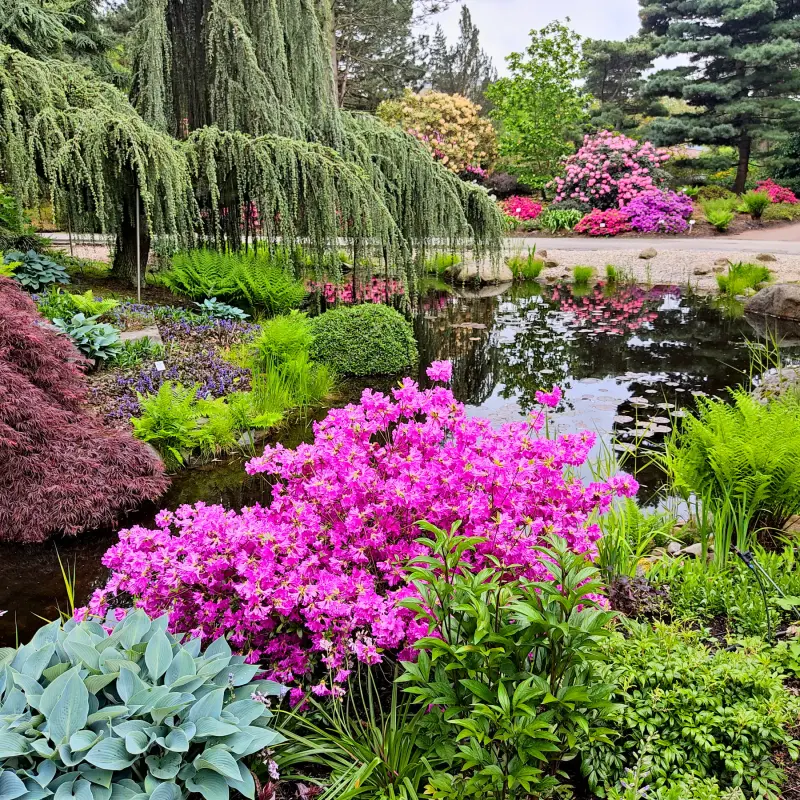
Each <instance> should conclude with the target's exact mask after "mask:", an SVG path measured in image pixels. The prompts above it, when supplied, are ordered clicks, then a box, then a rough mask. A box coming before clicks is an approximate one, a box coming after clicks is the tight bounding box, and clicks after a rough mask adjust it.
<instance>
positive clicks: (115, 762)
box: [86, 739, 136, 771]
mask: <svg viewBox="0 0 800 800" xmlns="http://www.w3.org/2000/svg"><path fill="white" fill-rule="evenodd" d="M86 760H87V761H88V762H89V763H90V764H94V765H95V766H96V767H100V769H110V770H114V771H117V770H122V769H127V768H128V767H129V766H130V765H131V764H133V762H134V761H136V757H135V756H131V755H130V754H129V753H128V751H127V750H126V749H125V743H124V742H123V741H122V739H103V741H102V742H98V743H97V744H96V745H95V746H94V747H93V748H92V749H91V750H90V751H89V752H88V753H87V754H86Z"/></svg>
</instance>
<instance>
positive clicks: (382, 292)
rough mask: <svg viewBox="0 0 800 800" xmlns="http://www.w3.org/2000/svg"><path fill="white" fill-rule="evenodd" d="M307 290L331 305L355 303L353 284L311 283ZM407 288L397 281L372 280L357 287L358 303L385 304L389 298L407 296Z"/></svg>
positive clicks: (360, 283) (359, 283) (308, 283)
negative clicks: (318, 295) (317, 294)
mask: <svg viewBox="0 0 800 800" xmlns="http://www.w3.org/2000/svg"><path fill="white" fill-rule="evenodd" d="M306 288H307V289H308V291H309V292H310V293H312V294H315V293H319V294H321V295H322V297H323V299H324V300H325V302H326V303H328V304H329V305H334V304H336V303H342V304H344V305H347V304H351V303H353V286H352V284H351V283H330V282H328V283H322V282H319V281H309V282H307V283H306ZM405 291H406V289H405V286H404V285H403V282H402V281H399V280H397V279H390V280H388V281H387V280H386V279H385V278H372V279H371V280H369V281H362V282H358V283H357V286H356V302H358V303H384V302H385V301H386V298H387V297H390V298H391V297H397V296H401V295H404V294H405Z"/></svg>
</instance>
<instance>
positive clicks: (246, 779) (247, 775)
mask: <svg viewBox="0 0 800 800" xmlns="http://www.w3.org/2000/svg"><path fill="white" fill-rule="evenodd" d="M238 766H239V780H238V781H235V780H229V781H228V785H229V786H230V787H231V789H236V791H237V792H239V794H242V795H244V796H245V797H246V798H248V800H253V798H254V797H255V794H256V784H255V781H254V780H253V774H252V773H251V772H250V770H249V769H247V767H246V766H245V765H244V764H242V763H241V762H239V764H238ZM408 796H409V797H413V796H414V795H413V794H409V795H408Z"/></svg>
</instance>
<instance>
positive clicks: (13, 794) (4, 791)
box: [0, 769, 27, 800]
mask: <svg viewBox="0 0 800 800" xmlns="http://www.w3.org/2000/svg"><path fill="white" fill-rule="evenodd" d="M26 793H27V789H26V788H25V784H24V783H23V782H22V781H21V780H20V779H19V778H18V777H17V776H16V775H15V774H14V773H13V772H12V771H11V770H10V769H7V770H4V771H3V772H0V797H2V798H3V800H16V798H17V797H22V796H23V795H24V794H26Z"/></svg>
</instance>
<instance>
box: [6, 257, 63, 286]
mask: <svg viewBox="0 0 800 800" xmlns="http://www.w3.org/2000/svg"><path fill="white" fill-rule="evenodd" d="M3 261H4V263H6V264H10V263H16V264H17V266H16V267H15V269H14V274H13V276H12V277H13V278H14V280H15V281H16V282H17V283H18V284H19V285H20V286H22V288H23V289H25V291H27V292H41V291H42V289H46V288H47V287H48V286H50V285H52V284H54V283H69V275H68V274H67V270H66V268H65V267H64V265H63V264H59V263H58V262H56V261H53V259H52V258H48V257H47V256H43V255H42V254H41V253H37V252H36V251H35V250H28V252H27V253H21V252H19V251H18V250H11V251H9V252H7V253H6V254H5V255H4V256H3Z"/></svg>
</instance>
